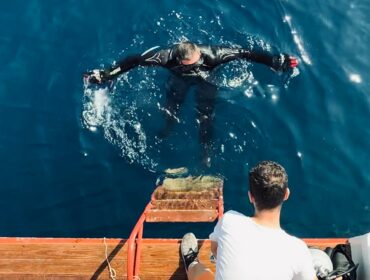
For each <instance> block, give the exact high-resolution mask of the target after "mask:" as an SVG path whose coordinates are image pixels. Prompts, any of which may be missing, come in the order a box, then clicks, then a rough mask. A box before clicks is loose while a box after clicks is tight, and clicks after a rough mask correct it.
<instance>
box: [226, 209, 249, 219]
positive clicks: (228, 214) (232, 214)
mask: <svg viewBox="0 0 370 280" xmlns="http://www.w3.org/2000/svg"><path fill="white" fill-rule="evenodd" d="M224 217H238V218H241V217H243V218H249V217H248V216H246V215H244V214H242V213H240V212H238V211H235V210H229V211H227V212H225V213H224Z"/></svg>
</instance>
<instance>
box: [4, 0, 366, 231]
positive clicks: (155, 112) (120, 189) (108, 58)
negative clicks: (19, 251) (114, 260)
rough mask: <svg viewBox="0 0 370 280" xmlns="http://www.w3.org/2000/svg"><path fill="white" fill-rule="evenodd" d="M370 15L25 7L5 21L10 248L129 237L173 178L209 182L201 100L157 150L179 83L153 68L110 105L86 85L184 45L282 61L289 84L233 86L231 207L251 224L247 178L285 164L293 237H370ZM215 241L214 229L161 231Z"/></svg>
mask: <svg viewBox="0 0 370 280" xmlns="http://www.w3.org/2000/svg"><path fill="white" fill-rule="evenodd" d="M369 14H370V4H369V2H368V1H365V0H354V1H344V0H340V1H333V0H330V1H307V0H306V1H299V0H289V1H288V0H285V1H284V0H274V1H257V0H253V1H252V0H250V1H241V0H228V1H215V0H212V1H211V0H202V1H169V0H168V1H139V2H138V1H118V0H112V1H95V0H94V1H92V0H89V1H72V0H66V1H42V0H39V1H37V0H31V1H20V0H15V1H11V2H9V1H8V3H6V4H3V5H2V7H1V9H0V26H1V32H0V62H1V67H0V131H1V134H0V158H1V161H0V236H63V237H72V236H84V237H101V236H109V237H127V236H128V234H129V232H130V230H131V228H132V227H133V225H134V223H135V221H136V219H137V218H138V216H139V215H140V213H141V211H142V209H143V208H144V206H145V204H146V203H147V201H148V199H149V196H150V194H151V192H152V190H153V187H154V183H155V179H156V178H157V176H158V175H159V174H160V173H161V171H162V170H163V169H165V168H168V167H178V166H189V167H191V170H192V172H199V170H200V163H199V161H200V159H199V153H200V151H199V144H198V140H197V133H198V127H197V123H196V120H195V106H194V104H195V103H194V94H193V93H192V92H190V93H189V95H188V99H187V101H186V103H185V105H184V108H183V109H182V111H181V123H180V124H178V125H177V126H176V127H175V128H174V130H173V131H172V134H171V135H170V136H169V137H168V138H166V139H164V140H160V139H158V138H156V137H155V136H156V133H157V132H158V130H159V129H160V128H161V126H162V125H163V118H162V116H163V105H164V100H165V98H164V93H165V85H164V84H165V81H166V79H167V77H168V72H167V71H166V70H165V69H159V68H146V69H144V68H140V69H136V70H133V71H131V72H129V73H128V74H127V75H124V76H123V77H121V79H120V82H119V83H118V84H117V87H116V89H115V90H114V91H113V92H112V93H108V92H107V91H104V90H100V91H86V90H84V88H83V84H82V73H83V72H84V71H86V70H88V69H93V68H97V67H101V66H104V65H105V66H108V65H109V64H110V63H112V62H113V61H115V60H117V59H118V58H119V57H121V56H125V55H127V54H131V53H136V52H142V51H144V50H146V49H147V48H149V47H152V46H155V45H160V46H168V45H170V44H172V43H176V42H179V41H181V40H186V39H188V40H192V41H195V42H199V43H205V44H228V45H234V46H244V45H245V46H246V45H254V46H257V47H260V48H264V49H266V50H268V49H271V50H280V51H282V52H287V53H290V54H294V55H296V56H297V57H298V58H299V60H300V66H299V74H298V75H297V76H295V77H290V78H287V77H286V76H284V75H278V74H276V73H274V72H272V71H271V70H270V69H268V68H267V67H264V66H261V65H254V64H250V63H247V62H233V63H230V64H228V65H226V66H225V67H221V69H218V70H217V71H216V72H215V73H214V75H213V76H212V79H213V81H214V82H215V83H217V84H218V85H220V87H221V90H220V92H219V96H218V98H217V106H216V117H215V124H214V125H215V135H214V146H215V149H216V150H215V154H214V156H213V158H212V164H213V165H212V168H211V170H210V172H213V173H219V174H222V175H223V176H224V177H225V204H226V205H225V206H226V209H236V210H239V211H243V212H244V213H246V214H252V208H251V206H250V205H249V204H248V200H247V189H248V185H247V174H248V169H249V168H250V167H251V166H253V165H254V164H256V163H257V162H258V161H260V160H263V159H271V160H276V161H278V162H280V163H281V164H282V165H284V166H285V167H286V169H287V171H288V174H289V182H290V187H291V192H292V195H291V198H290V200H289V201H288V202H287V203H286V205H285V206H284V210H283V217H282V224H283V227H285V229H286V230H287V231H288V232H290V233H292V234H296V235H298V236H301V237H323V236H331V237H336V236H353V235H358V234H363V233H365V232H368V231H370V172H369V171H370V164H369V160H370V156H369V151H370V129H369V120H370V92H369V85H370V84H369V76H368V74H369V73H370V67H369V61H370V54H369V51H368V46H370V22H369V20H368V15H369ZM147 229H148V230H147V231H146V232H145V234H146V236H172V237H179V236H182V235H183V233H184V232H186V231H189V230H191V231H194V232H196V233H197V234H198V235H199V236H200V237H206V236H207V234H208V232H209V231H210V230H211V229H212V225H194V224H185V225H181V226H176V227H175V226H173V225H165V226H163V225H160V226H158V225H149V226H148V227H147Z"/></svg>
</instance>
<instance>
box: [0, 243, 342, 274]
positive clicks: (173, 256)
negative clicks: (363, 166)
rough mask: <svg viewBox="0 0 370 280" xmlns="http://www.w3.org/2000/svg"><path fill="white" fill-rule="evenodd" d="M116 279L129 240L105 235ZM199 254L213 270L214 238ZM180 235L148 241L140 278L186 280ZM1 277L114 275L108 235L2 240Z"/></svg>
mask: <svg viewBox="0 0 370 280" xmlns="http://www.w3.org/2000/svg"><path fill="white" fill-rule="evenodd" d="M305 241H306V243H307V244H309V245H313V246H316V247H320V248H325V247H327V246H330V247H333V246H335V245H336V244H338V243H346V242H347V240H346V239H306V240H305ZM106 243H107V246H108V255H110V260H111V265H112V267H113V268H114V269H115V270H116V272H117V279H126V266H127V243H126V240H123V239H106ZM199 245H200V254H199V258H200V260H201V262H202V263H204V264H205V265H206V266H208V267H210V268H211V269H212V270H213V271H214V270H215V265H214V264H213V263H211V262H210V260H209V256H210V241H209V240H200V241H199ZM179 246H180V240H178V239H144V240H143V244H142V249H143V251H142V261H141V266H140V267H141V269H140V271H141V273H140V278H141V280H147V279H148V280H149V279H150V280H164V279H166V280H168V279H170V280H182V279H186V276H185V270H184V268H183V265H182V262H181V260H180V255H179ZM0 279H9V280H12V279H30V280H32V279H53V280H55V279H56V280H59V279H60V280H65V279H109V272H108V268H107V263H106V261H105V246H104V243H103V239H66V238H63V239H33V238H31V239H27V238H20V239H17V238H7V239H4V238H1V239H0Z"/></svg>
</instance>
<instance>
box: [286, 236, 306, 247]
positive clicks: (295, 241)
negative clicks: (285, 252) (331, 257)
mask: <svg viewBox="0 0 370 280" xmlns="http://www.w3.org/2000/svg"><path fill="white" fill-rule="evenodd" d="M285 234H286V237H287V241H288V242H289V244H290V247H291V248H294V249H295V250H297V251H306V250H307V249H308V248H307V244H306V243H305V242H304V241H303V240H302V239H300V238H298V237H296V236H294V235H291V234H288V233H285Z"/></svg>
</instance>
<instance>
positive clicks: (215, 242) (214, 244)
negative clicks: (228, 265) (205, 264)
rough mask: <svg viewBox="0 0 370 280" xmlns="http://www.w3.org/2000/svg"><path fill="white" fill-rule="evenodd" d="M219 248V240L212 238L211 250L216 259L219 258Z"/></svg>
mask: <svg viewBox="0 0 370 280" xmlns="http://www.w3.org/2000/svg"><path fill="white" fill-rule="evenodd" d="M217 248H218V243H217V241H213V240H211V252H212V255H213V256H214V257H215V259H217Z"/></svg>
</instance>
